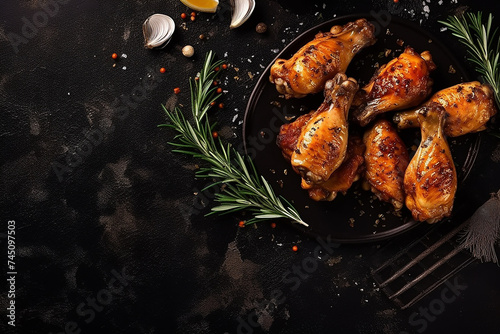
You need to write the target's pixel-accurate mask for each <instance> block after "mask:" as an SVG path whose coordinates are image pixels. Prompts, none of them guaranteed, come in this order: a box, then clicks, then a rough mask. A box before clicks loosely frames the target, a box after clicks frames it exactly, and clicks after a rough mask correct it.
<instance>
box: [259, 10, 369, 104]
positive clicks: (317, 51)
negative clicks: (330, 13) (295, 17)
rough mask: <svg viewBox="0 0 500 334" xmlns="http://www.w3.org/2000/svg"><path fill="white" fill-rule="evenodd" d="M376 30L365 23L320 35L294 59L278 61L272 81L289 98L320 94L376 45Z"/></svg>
mask: <svg viewBox="0 0 500 334" xmlns="http://www.w3.org/2000/svg"><path fill="white" fill-rule="evenodd" d="M374 32H375V27H374V26H373V25H372V24H371V23H369V22H368V21H367V20H366V19H359V20H357V21H355V22H349V23H347V24H346V25H344V26H334V27H332V29H331V30H330V32H325V33H319V34H317V35H316V36H315V38H314V39H313V40H312V41H311V42H309V43H307V44H306V45H304V46H303V47H302V48H301V49H300V50H299V51H297V53H295V55H293V57H292V58H290V59H288V60H285V59H277V60H276V62H275V63H274V64H273V66H272V67H271V75H270V77H269V80H270V81H271V82H272V83H274V84H275V85H276V89H277V90H278V92H280V93H281V94H284V95H285V97H286V98H290V97H296V98H298V97H303V96H305V95H307V94H312V93H318V92H321V91H322V90H323V88H324V86H325V83H326V81H327V80H329V79H331V78H333V77H334V76H335V75H336V74H337V73H344V72H345V71H346V69H347V66H348V65H349V63H350V62H351V60H352V58H353V57H354V55H356V53H358V52H359V50H361V49H362V48H364V47H366V46H370V45H372V44H374V43H375V41H376V39H375V35H374Z"/></svg>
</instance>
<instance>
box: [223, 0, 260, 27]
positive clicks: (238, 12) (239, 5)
mask: <svg viewBox="0 0 500 334" xmlns="http://www.w3.org/2000/svg"><path fill="white" fill-rule="evenodd" d="M231 6H232V7H233V15H232V17H231V25H230V26H229V27H230V28H231V29H233V28H238V27H239V26H240V25H242V24H243V23H245V21H246V20H248V18H249V17H250V15H252V12H253V10H254V8H255V0H231Z"/></svg>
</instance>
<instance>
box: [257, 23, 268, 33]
mask: <svg viewBox="0 0 500 334" xmlns="http://www.w3.org/2000/svg"><path fill="white" fill-rule="evenodd" d="M255 31H257V32H258V33H259V34H263V33H265V32H266V31H267V25H266V24H265V23H263V22H261V23H259V24H257V26H256V27H255Z"/></svg>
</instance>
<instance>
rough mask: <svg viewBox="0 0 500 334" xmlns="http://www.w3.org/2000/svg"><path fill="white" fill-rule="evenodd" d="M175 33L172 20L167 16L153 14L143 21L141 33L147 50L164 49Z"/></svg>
mask: <svg viewBox="0 0 500 334" xmlns="http://www.w3.org/2000/svg"><path fill="white" fill-rule="evenodd" d="M174 31H175V23H174V20H172V18H171V17H170V16H168V15H164V14H153V15H151V16H150V17H148V18H147V19H146V21H144V23H143V25H142V33H143V34H144V45H145V46H146V47H147V48H148V49H152V48H158V47H161V48H163V47H165V46H166V45H167V44H168V42H170V39H171V38H172V35H173V33H174Z"/></svg>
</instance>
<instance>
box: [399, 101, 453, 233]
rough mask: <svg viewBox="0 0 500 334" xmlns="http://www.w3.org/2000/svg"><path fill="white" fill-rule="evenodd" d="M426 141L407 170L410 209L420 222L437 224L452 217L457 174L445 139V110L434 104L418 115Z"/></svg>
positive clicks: (423, 140)
mask: <svg viewBox="0 0 500 334" xmlns="http://www.w3.org/2000/svg"><path fill="white" fill-rule="evenodd" d="M417 117H418V120H419V123H420V128H421V133H422V139H421V142H420V146H419V147H418V149H417V151H416V152H415V155H414V156H413V158H412V159H411V161H410V164H409V165H408V168H407V169H406V173H405V177H404V186H405V192H406V207H407V208H408V209H409V210H410V211H411V213H412V216H413V218H414V219H415V220H418V221H427V222H428V223H435V222H437V221H439V220H441V219H442V218H444V217H448V216H449V215H450V214H451V210H452V208H453V201H454V198H455V192H456V190H457V173H456V170H455V165H454V163H453V158H452V156H451V152H450V148H449V146H448V143H447V142H446V139H445V137H444V132H443V126H444V121H445V109H444V108H443V107H442V106H441V105H440V104H438V103H431V104H429V105H427V106H425V107H423V108H421V109H419V110H418V112H417Z"/></svg>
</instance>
